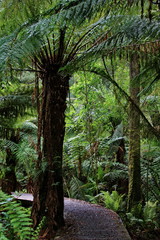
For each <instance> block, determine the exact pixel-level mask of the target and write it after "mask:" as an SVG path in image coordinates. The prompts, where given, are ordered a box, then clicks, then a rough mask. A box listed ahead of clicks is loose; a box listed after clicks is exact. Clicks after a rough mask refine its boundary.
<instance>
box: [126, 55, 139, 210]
mask: <svg viewBox="0 0 160 240" xmlns="http://www.w3.org/2000/svg"><path fill="white" fill-rule="evenodd" d="M139 71H140V66H139V58H138V55H137V54H136V53H134V54H132V55H131V58H130V97H131V98H132V100H133V101H134V103H135V104H136V105H137V106H139V104H140V98H139V97H138V94H139V92H140V80H139V79H138V78H136V76H137V75H138V74H139ZM140 201H141V170H140V114H139V112H138V111H137V109H136V108H135V106H134V105H133V104H132V103H130V109H129V190H128V210H129V211H130V210H131V208H132V207H134V205H136V204H137V203H139V202H140Z"/></svg>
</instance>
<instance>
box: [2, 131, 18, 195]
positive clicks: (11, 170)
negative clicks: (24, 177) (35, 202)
mask: <svg viewBox="0 0 160 240" xmlns="http://www.w3.org/2000/svg"><path fill="white" fill-rule="evenodd" d="M9 140H10V141H12V142H14V143H18V142H19V134H18V133H16V132H15V131H13V133H12V135H11V137H10V139H9ZM15 167H16V155H15V153H13V152H12V151H11V149H10V148H9V147H8V148H6V169H7V170H6V172H5V176H4V178H3V179H2V183H1V185H2V186H1V187H2V191H3V192H5V193H8V194H11V192H15V191H16V187H17V178H16V174H15Z"/></svg>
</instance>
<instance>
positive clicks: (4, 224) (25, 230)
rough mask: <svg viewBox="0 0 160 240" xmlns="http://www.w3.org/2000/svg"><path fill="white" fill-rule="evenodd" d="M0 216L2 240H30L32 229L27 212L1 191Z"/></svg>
mask: <svg viewBox="0 0 160 240" xmlns="http://www.w3.org/2000/svg"><path fill="white" fill-rule="evenodd" d="M0 215H1V222H0V227H1V233H0V234H1V235H2V237H3V238H4V240H5V239H8V240H11V239H13V240H27V239H31V236H32V233H33V229H32V221H31V218H30V214H29V212H28V210H26V209H25V208H24V207H22V206H21V205H20V204H19V203H17V202H16V201H15V200H13V198H12V197H11V196H9V195H7V194H5V193H3V192H2V191H0ZM6 230H7V231H6Z"/></svg>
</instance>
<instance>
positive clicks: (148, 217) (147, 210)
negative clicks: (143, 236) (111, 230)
mask: <svg viewBox="0 0 160 240" xmlns="http://www.w3.org/2000/svg"><path fill="white" fill-rule="evenodd" d="M158 211H159V208H158V205H157V202H151V201H148V202H146V203H145V206H142V205H141V204H138V205H137V206H136V207H135V208H133V209H132V210H131V212H129V213H126V219H125V224H126V226H127V227H128V228H129V229H131V232H134V231H135V233H137V234H140V232H143V231H144V229H146V230H147V231H153V230H154V229H157V228H159V226H160V223H159V221H158V214H157V213H158Z"/></svg>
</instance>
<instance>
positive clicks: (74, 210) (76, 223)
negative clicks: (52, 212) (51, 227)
mask: <svg viewBox="0 0 160 240" xmlns="http://www.w3.org/2000/svg"><path fill="white" fill-rule="evenodd" d="M14 197H15V198H17V199H20V200H25V201H26V200H27V201H30V202H31V201H32V200H33V197H32V195H31V194H22V195H18V196H17V195H15V194H14ZM64 205H65V209H64V218H65V227H63V228H62V229H60V230H59V231H58V232H57V233H56V236H55V237H54V238H53V239H55V240H131V238H130V236H129V234H128V232H127V230H126V228H125V227H124V225H123V223H122V221H121V219H120V217H119V216H118V215H117V214H116V213H115V212H113V211H112V210H110V209H106V208H104V207H102V206H99V205H96V204H90V203H87V202H85V201H81V200H76V199H70V198H65V199H64ZM45 235H47V233H46V234H45ZM40 239H43V240H48V239H47V237H46V236H44V235H43V237H42V238H40Z"/></svg>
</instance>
